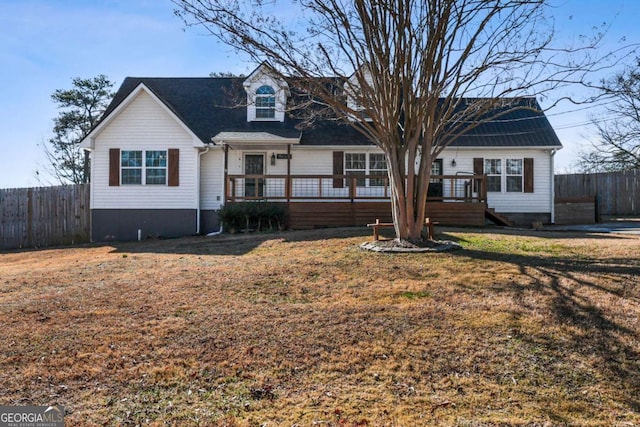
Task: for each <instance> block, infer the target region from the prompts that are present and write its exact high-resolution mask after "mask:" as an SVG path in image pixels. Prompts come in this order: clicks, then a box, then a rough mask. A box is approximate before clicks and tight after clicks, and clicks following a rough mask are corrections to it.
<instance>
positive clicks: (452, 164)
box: [451, 159, 456, 168]
mask: <svg viewBox="0 0 640 427" xmlns="http://www.w3.org/2000/svg"><path fill="white" fill-rule="evenodd" d="M451 166H452V167H454V168H455V167H456V159H453V160H451Z"/></svg>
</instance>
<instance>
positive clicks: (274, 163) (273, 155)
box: [271, 153, 276, 166]
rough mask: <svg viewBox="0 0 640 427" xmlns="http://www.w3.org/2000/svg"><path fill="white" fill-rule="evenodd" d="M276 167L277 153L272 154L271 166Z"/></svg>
mask: <svg viewBox="0 0 640 427" xmlns="http://www.w3.org/2000/svg"><path fill="white" fill-rule="evenodd" d="M275 165H276V153H271V166H275Z"/></svg>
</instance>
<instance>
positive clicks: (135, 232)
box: [81, 66, 562, 241]
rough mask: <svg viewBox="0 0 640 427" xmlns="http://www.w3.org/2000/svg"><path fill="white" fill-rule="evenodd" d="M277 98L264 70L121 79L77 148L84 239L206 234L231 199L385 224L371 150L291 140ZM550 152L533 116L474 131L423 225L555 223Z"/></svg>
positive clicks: (340, 137) (311, 138)
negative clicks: (87, 177) (84, 179)
mask: <svg viewBox="0 0 640 427" xmlns="http://www.w3.org/2000/svg"><path fill="white" fill-rule="evenodd" d="M289 92H290V91H289V87H288V84H287V83H286V82H284V81H279V80H278V79H275V78H274V77H272V76H271V75H270V74H269V72H268V69H267V68H266V67H265V66H260V67H258V68H257V69H256V70H255V71H254V72H253V73H252V74H251V75H250V76H248V77H246V78H127V79H125V81H124V82H123V83H122V86H121V87H120V88H119V90H118V92H117V93H116V95H115V97H114V99H113V101H112V103H111V104H110V106H109V107H108V108H107V110H106V112H105V114H104V116H103V119H102V120H101V122H100V123H99V124H98V125H97V126H96V127H95V128H94V129H93V130H92V131H91V132H90V134H89V135H88V136H87V137H86V139H85V140H84V141H83V142H82V144H81V146H82V147H84V148H85V149H86V150H89V151H90V153H91V165H92V167H91V222H92V240H93V241H102V240H109V239H115V240H135V239H138V238H141V237H147V236H165V237H171V236H183V235H193V234H199V233H208V232H211V231H214V230H217V229H218V228H219V221H218V214H217V210H218V209H220V207H221V206H223V205H224V204H225V203H235V202H238V201H243V200H262V199H268V200H272V201H275V202H282V203H287V204H288V206H289V209H290V213H291V225H292V226H293V227H314V226H332V225H356V224H366V223H367V222H371V221H372V220H374V219H375V218H381V219H382V218H387V220H388V219H390V203H389V202H388V195H389V189H388V186H387V182H386V177H385V174H386V165H385V161H384V155H383V154H382V152H381V150H380V149H378V148H377V147H376V146H374V145H372V144H371V143H370V142H369V141H367V140H366V139H365V138H364V137H363V136H362V135H361V134H360V133H358V132H357V131H356V130H354V129H353V128H352V127H350V126H345V125H340V124H337V123H334V122H329V121H325V122H321V123H319V124H318V125H317V126H315V127H313V128H312V129H308V130H303V131H301V130H299V128H298V127H297V126H296V125H298V123H299V121H300V120H299V119H297V118H294V117H291V116H289V115H288V114H285V108H284V107H285V105H286V103H287V98H288V97H289V96H290V93H289ZM238 93H240V94H242V95H241V96H242V97H243V99H242V101H243V102H239V101H240V100H239V99H238V96H237V94H238ZM522 102H529V103H534V104H535V105H536V106H537V102H536V101H535V99H533V98H524V99H523V100H522ZM561 147H562V145H561V144H560V141H559V140H558V137H557V136H556V134H555V132H554V131H553V129H552V127H551V126H550V124H549V122H548V120H547V119H546V117H545V116H544V114H543V113H541V112H539V111H535V110H533V109H520V110H516V111H513V112H510V113H508V114H506V115H504V116H502V117H500V118H499V119H497V120H494V121H491V122H489V123H484V124H482V125H480V126H477V127H476V128H474V129H473V130H471V131H469V132H467V133H466V134H465V135H463V136H461V137H459V138H458V139H457V140H456V141H455V142H454V143H452V144H451V145H450V146H449V147H448V148H446V149H445V151H444V152H443V153H442V155H441V156H440V158H439V159H438V160H437V161H436V162H435V163H434V171H433V174H434V175H436V176H434V177H433V179H432V183H431V184H430V197H431V198H433V202H434V203H431V204H430V212H429V215H430V216H432V217H434V218H437V220H439V221H440V222H442V223H456V224H476V225H479V224H483V223H484V221H485V217H487V218H490V219H493V220H494V221H498V222H499V221H505V222H506V221H510V222H512V223H515V224H527V225H528V224H531V222H532V221H542V222H544V223H551V222H553V221H554V206H553V200H554V196H553V158H554V154H555V152H556V150H558V149H560V148H561Z"/></svg>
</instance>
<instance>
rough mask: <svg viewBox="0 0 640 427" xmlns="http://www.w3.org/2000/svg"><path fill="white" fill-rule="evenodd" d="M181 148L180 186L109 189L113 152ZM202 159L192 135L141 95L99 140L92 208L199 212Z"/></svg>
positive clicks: (93, 164)
mask: <svg viewBox="0 0 640 427" xmlns="http://www.w3.org/2000/svg"><path fill="white" fill-rule="evenodd" d="M111 148H119V149H120V150H167V149H169V148H178V149H180V185H179V186H177V187H168V186H165V185H120V186H117V187H110V186H109V149H111ZM197 157H198V150H197V149H196V148H194V147H193V138H192V136H191V135H190V134H189V133H188V132H187V131H186V130H185V129H184V128H183V127H182V126H180V124H179V123H178V122H177V121H176V120H175V119H174V118H173V117H171V116H170V115H169V113H167V111H166V110H165V109H164V108H163V107H162V106H161V105H159V104H158V103H157V101H155V100H154V99H153V98H152V97H151V96H149V95H148V94H147V93H146V92H144V91H141V92H140V93H139V94H138V95H137V96H136V98H135V99H133V100H132V101H131V103H130V104H129V105H128V106H126V108H125V109H124V110H123V111H122V112H121V113H120V114H119V115H118V116H117V117H116V118H114V119H113V121H112V122H111V123H109V124H108V125H107V126H106V127H105V128H104V130H103V131H102V132H101V133H100V134H99V135H98V136H97V137H96V139H95V148H94V151H93V153H92V164H91V208H92V209H196V208H197V204H198V201H197V197H198V190H197Z"/></svg>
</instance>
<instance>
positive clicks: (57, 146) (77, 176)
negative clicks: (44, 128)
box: [44, 74, 114, 184]
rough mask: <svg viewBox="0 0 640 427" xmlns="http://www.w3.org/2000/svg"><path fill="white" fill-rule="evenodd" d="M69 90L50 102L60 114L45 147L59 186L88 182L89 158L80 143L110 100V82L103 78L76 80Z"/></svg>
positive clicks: (60, 93)
mask: <svg viewBox="0 0 640 427" xmlns="http://www.w3.org/2000/svg"><path fill="white" fill-rule="evenodd" d="M72 85H73V87H72V88H71V89H58V90H56V91H55V92H54V93H53V94H52V95H51V99H52V100H53V101H54V102H55V103H56V104H57V105H58V108H59V109H60V110H61V111H60V113H59V114H58V117H56V118H55V119H53V124H54V126H53V134H54V135H53V137H52V138H51V139H49V141H48V144H45V145H44V152H45V156H46V158H47V160H48V162H49V163H50V167H51V168H50V169H51V173H52V174H53V175H54V176H55V177H56V178H57V180H58V181H59V182H60V183H61V184H68V183H73V184H82V183H87V182H89V170H90V169H89V168H90V165H89V156H88V153H87V152H85V151H84V150H82V149H81V148H80V147H79V144H80V142H81V141H82V140H83V139H84V138H85V137H86V136H87V135H88V134H89V132H90V131H91V129H92V128H93V127H94V126H95V125H96V124H97V123H98V120H100V118H101V117H102V114H103V113H104V110H105V109H106V108H107V106H108V105H109V102H110V101H111V99H112V98H113V95H114V94H113V92H111V90H110V89H111V88H112V87H113V82H111V81H110V80H109V79H108V78H107V77H106V76H104V75H102V74H101V75H98V76H96V77H93V78H90V79H81V78H79V77H76V78H74V79H73V81H72Z"/></svg>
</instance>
